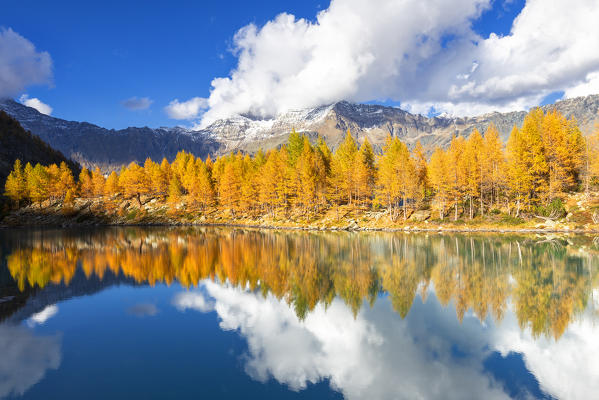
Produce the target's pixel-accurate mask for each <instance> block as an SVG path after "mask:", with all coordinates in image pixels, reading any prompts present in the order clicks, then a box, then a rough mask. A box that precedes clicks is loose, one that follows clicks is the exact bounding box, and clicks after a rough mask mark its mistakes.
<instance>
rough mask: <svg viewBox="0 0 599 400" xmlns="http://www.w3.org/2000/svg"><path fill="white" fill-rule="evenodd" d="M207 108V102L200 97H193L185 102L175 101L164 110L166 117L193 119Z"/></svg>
mask: <svg viewBox="0 0 599 400" xmlns="http://www.w3.org/2000/svg"><path fill="white" fill-rule="evenodd" d="M207 107H208V101H207V100H206V99H205V98H202V97H194V98H191V99H189V100H187V101H179V99H175V100H173V101H171V102H170V103H169V104H168V106H166V107H165V108H164V110H165V111H166V113H167V115H168V116H169V117H170V118H173V119H194V118H197V117H198V116H199V115H200V112H202V111H203V110H205V109H206V108H207Z"/></svg>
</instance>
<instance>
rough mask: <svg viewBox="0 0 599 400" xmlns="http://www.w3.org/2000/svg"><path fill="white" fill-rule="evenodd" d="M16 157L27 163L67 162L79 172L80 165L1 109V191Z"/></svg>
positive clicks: (1, 191) (72, 168) (0, 191)
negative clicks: (27, 129)
mask: <svg viewBox="0 0 599 400" xmlns="http://www.w3.org/2000/svg"><path fill="white" fill-rule="evenodd" d="M16 159H20V160H21V161H22V162H23V164H25V163H28V162H30V163H32V164H36V163H40V164H44V165H48V164H60V163H61V162H63V161H64V162H66V163H67V164H68V165H69V167H70V168H71V170H73V171H74V172H75V173H78V172H79V169H80V167H79V165H77V163H74V162H72V161H71V160H68V159H67V158H66V157H65V156H64V155H62V153H61V152H59V151H56V150H54V149H53V148H52V147H50V146H49V145H48V144H47V143H45V142H44V141H42V140H41V139H40V138H39V137H38V136H35V135H32V134H31V133H30V132H27V131H25V129H23V127H22V126H21V125H20V124H19V122H18V121H16V120H15V119H13V118H12V117H10V116H9V115H8V114H6V113H5V112H3V111H0V193H3V192H4V182H5V180H6V177H7V176H8V174H9V173H10V171H11V170H12V168H13V165H14V162H15V160H16Z"/></svg>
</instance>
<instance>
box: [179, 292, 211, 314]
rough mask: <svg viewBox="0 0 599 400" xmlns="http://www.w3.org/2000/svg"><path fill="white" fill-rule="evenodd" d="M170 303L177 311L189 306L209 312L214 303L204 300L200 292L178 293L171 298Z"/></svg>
mask: <svg viewBox="0 0 599 400" xmlns="http://www.w3.org/2000/svg"><path fill="white" fill-rule="evenodd" d="M172 303H173V305H174V306H175V307H177V309H178V310H179V311H185V310H187V309H188V308H189V309H192V310H197V311H200V312H209V311H212V310H213V309H214V305H213V304H212V303H211V302H209V301H208V300H206V299H205V298H204V295H203V294H202V293H200V292H183V293H178V294H177V295H176V296H175V297H174V298H173V301H172Z"/></svg>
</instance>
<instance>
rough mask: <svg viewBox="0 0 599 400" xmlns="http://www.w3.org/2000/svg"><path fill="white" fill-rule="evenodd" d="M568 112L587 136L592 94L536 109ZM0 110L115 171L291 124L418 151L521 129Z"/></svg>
mask: <svg viewBox="0 0 599 400" xmlns="http://www.w3.org/2000/svg"><path fill="white" fill-rule="evenodd" d="M542 108H543V109H544V110H549V109H552V108H555V109H557V110H558V111H560V112H562V113H563V114H564V115H565V116H566V117H571V116H574V117H575V118H576V119H577V120H578V121H579V125H580V126H581V129H582V131H583V133H585V134H588V133H590V131H591V129H592V128H593V126H594V124H595V123H596V122H597V121H599V95H589V96H585V97H577V98H572V99H566V100H561V101H558V102H556V103H554V104H549V105H546V106H543V107H542ZM0 110H4V111H6V112H7V113H8V114H10V115H11V116H13V117H14V118H15V119H17V120H18V121H19V122H20V123H21V124H22V125H23V127H24V128H25V129H28V130H30V131H31V132H33V133H34V134H36V135H38V136H40V137H41V138H42V139H43V140H44V141H46V142H47V143H49V144H50V145H51V146H52V147H54V148H56V149H58V150H60V151H61V152H62V153H63V154H65V155H66V156H67V157H70V158H71V159H74V160H75V161H78V162H79V163H81V164H82V165H84V166H88V167H95V166H99V167H100V168H102V169H103V170H111V169H117V168H119V167H120V166H121V165H124V164H128V163H129V162H132V161H136V162H139V163H143V161H144V160H145V158H147V157H150V158H152V159H154V160H157V161H159V160H160V159H162V158H163V157H166V158H167V159H169V160H172V159H173V158H174V157H175V155H176V153H177V152H178V151H180V150H185V151H188V152H190V153H193V154H195V155H196V156H200V157H206V156H207V155H209V154H210V155H220V154H226V153H229V152H233V151H242V152H249V153H253V152H255V151H257V150H258V149H259V148H263V149H265V150H267V149H270V148H275V147H278V146H280V145H281V144H283V143H285V142H286V141H287V137H288V136H289V133H290V132H291V130H292V129H295V130H296V131H298V132H301V133H304V134H306V135H308V136H309V137H310V138H312V139H313V140H315V139H316V137H317V136H318V135H321V136H323V138H324V139H325V140H326V141H327V143H328V144H329V146H331V147H332V148H335V147H336V146H337V145H338V144H339V143H340V142H341V140H342V138H343V136H344V134H345V132H346V131H347V129H349V130H350V131H351V132H352V135H354V137H355V138H356V139H357V140H358V141H359V142H362V141H363V140H364V139H366V138H368V140H369V141H370V142H371V143H372V144H373V146H374V148H375V149H377V150H378V149H380V148H381V147H382V146H383V144H384V142H385V139H386V137H387V136H388V135H392V136H398V137H399V138H400V139H402V140H403V141H404V142H406V143H407V144H408V145H409V146H411V145H413V144H414V143H415V142H416V141H418V140H420V141H421V142H422V144H423V145H424V146H425V148H427V149H429V150H431V149H432V148H433V147H434V146H437V145H439V146H446V145H448V143H449V142H450V141H451V138H452V137H453V136H454V135H456V134H458V135H463V136H468V135H469V134H470V132H472V130H473V129H474V128H476V129H478V130H479V131H484V130H485V129H486V128H487V126H488V125H489V124H490V123H494V124H495V125H496V126H497V128H498V130H499V132H500V135H501V137H502V139H503V140H504V141H505V140H507V137H508V135H509V133H510V131H511V129H512V127H513V126H514V125H517V126H521V125H522V121H523V120H524V117H525V116H526V112H525V111H512V112H507V113H500V112H491V113H486V114H482V115H479V116H474V117H445V116H437V117H426V116H423V115H420V114H412V113H410V112H408V111H405V110H402V109H400V108H397V107H389V106H382V105H370V104H356V103H350V102H347V101H340V102H336V103H333V104H329V105H324V106H319V107H314V108H306V109H300V110H290V111H287V112H285V113H282V114H280V115H278V116H277V117H275V118H272V119H258V118H252V117H251V116H242V115H236V116H233V117H231V118H227V119H221V120H217V121H215V122H213V123H212V124H210V125H209V126H207V127H205V128H203V129H197V130H194V129H187V128H182V127H173V128H165V127H161V128H156V129H152V128H148V127H142V128H137V127H129V128H125V129H119V130H114V129H106V128H102V127H100V126H97V125H94V124H91V123H88V122H76V121H66V120H62V119H59V118H55V117H50V116H47V115H44V114H41V113H39V112H38V111H37V110H35V109H33V108H30V107H27V106H24V105H22V104H20V103H17V102H16V101H14V100H10V99H7V100H0Z"/></svg>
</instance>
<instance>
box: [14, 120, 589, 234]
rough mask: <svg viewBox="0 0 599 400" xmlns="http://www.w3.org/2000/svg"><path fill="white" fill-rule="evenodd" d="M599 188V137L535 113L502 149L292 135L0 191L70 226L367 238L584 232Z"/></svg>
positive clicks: (23, 174)
mask: <svg viewBox="0 0 599 400" xmlns="http://www.w3.org/2000/svg"><path fill="white" fill-rule="evenodd" d="M598 184H599V126H598V127H597V129H595V132H594V133H593V134H592V135H590V136H588V137H584V136H583V135H582V133H581V131H580V129H579V127H578V124H577V122H576V121H575V120H574V119H566V118H565V117H564V116H563V115H562V114H560V113H559V112H557V111H549V112H547V113H544V112H543V111H542V110H541V109H540V108H536V109H533V110H531V111H530V112H529V114H528V115H527V116H526V118H525V120H524V122H523V125H522V128H517V127H516V126H514V128H513V129H512V131H511V134H510V136H509V139H508V141H507V143H506V144H505V145H504V144H503V143H502V141H501V139H500V137H499V132H498V131H497V129H496V128H495V126H493V125H490V126H489V127H488V128H487V130H486V131H485V132H484V133H482V134H481V133H480V132H479V131H478V130H476V129H475V130H474V131H473V132H472V133H471V134H470V135H469V137H468V138H464V137H462V136H456V137H454V138H453V139H452V141H451V144H450V145H449V147H448V148H447V149H442V148H440V147H437V148H435V149H434V151H433V152H432V155H431V156H430V157H427V154H426V153H425V150H424V147H423V146H422V145H421V143H420V142H418V143H416V145H415V146H414V148H413V149H412V150H411V151H410V150H409V149H408V147H407V146H406V145H405V144H404V143H402V142H401V140H400V139H399V138H397V137H391V136H390V137H389V138H388V140H387V143H386V145H385V146H384V147H383V149H382V153H381V154H375V152H374V151H373V148H372V146H371V145H370V143H369V142H368V140H367V139H366V140H364V141H363V142H362V143H357V142H356V140H355V139H354V138H353V137H352V135H351V133H350V132H349V131H348V132H347V135H346V136H345V139H344V141H343V142H342V143H341V144H340V145H339V147H338V148H337V149H336V150H335V151H334V152H333V151H331V150H330V149H329V147H328V146H327V144H326V143H325V141H324V140H323V139H322V138H319V139H318V140H317V142H316V143H314V144H313V143H311V142H310V141H309V139H308V137H307V136H304V135H301V134H299V133H297V132H295V131H294V132H292V133H291V135H290V137H289V140H288V143H287V144H286V145H283V146H281V147H280V148H279V149H273V150H270V151H268V152H263V151H258V152H257V153H256V154H254V155H253V156H250V155H248V154H241V153H231V154H229V155H226V156H221V157H218V158H216V159H215V160H212V159H211V158H210V157H208V158H207V159H205V160H202V159H200V158H196V157H194V156H193V155H192V154H189V153H186V152H180V153H179V154H178V155H177V156H176V158H175V159H174V160H173V161H172V162H169V161H168V160H166V159H163V160H162V161H161V162H160V163H157V162H155V161H153V160H151V159H147V160H146V161H145V163H144V164H143V165H138V164H137V163H131V164H129V165H128V166H124V167H122V168H121V170H120V171H119V172H116V171H113V172H112V173H110V174H109V175H107V176H105V175H103V174H102V172H101V171H100V170H99V169H98V168H96V169H95V170H93V171H89V170H88V169H85V168H84V169H83V170H82V171H81V173H80V174H79V176H78V177H77V178H75V177H74V176H73V173H72V172H71V169H70V168H69V167H68V166H67V165H66V164H65V163H62V164H61V165H56V164H52V165H47V166H43V165H40V164H37V165H35V166H33V165H31V164H27V165H25V166H22V165H21V162H20V161H19V160H17V161H16V162H15V165H14V168H13V170H12V172H11V173H10V175H9V176H8V178H7V180H6V184H5V188H4V189H5V190H4V192H5V195H6V196H7V197H9V198H10V199H11V200H12V205H13V207H14V208H16V209H19V208H23V206H25V207H26V208H28V209H29V210H30V211H34V210H35V209H36V207H37V208H38V209H39V210H42V209H46V210H47V209H48V206H52V210H55V211H56V210H60V212H61V213H62V214H63V215H67V214H68V213H69V212H70V211H72V210H73V208H77V207H75V206H76V205H80V204H81V203H82V202H86V201H87V202H88V203H89V202H90V201H93V202H94V207H93V210H94V213H95V214H101V215H104V216H110V215H113V216H115V218H116V217H124V216H123V215H122V214H123V213H127V218H125V220H126V221H129V222H130V223H136V222H140V221H142V220H143V221H145V222H151V220H152V217H151V215H150V214H152V213H151V212H148V210H150V211H151V210H160V211H161V212H162V214H160V215H164V218H155V222H157V223H165V222H166V223H172V222H176V221H179V222H185V221H187V222H190V221H195V222H198V221H199V222H213V223H227V222H230V223H235V222H240V221H241V222H243V221H246V222H247V221H257V220H258V219H260V221H269V223H273V224H275V225H276V221H278V224H279V225H281V226H284V225H295V226H301V225H313V223H315V221H319V220H322V219H323V218H325V219H328V220H330V221H332V224H333V225H335V221H338V222H339V221H342V222H343V223H345V222H346V221H345V220H343V219H344V218H345V219H347V218H348V216H350V217H351V219H352V220H354V222H355V221H356V220H357V221H358V222H357V223H358V224H359V222H360V221H361V220H362V221H369V223H370V226H373V227H376V226H379V227H390V226H401V225H402V224H406V223H408V221H412V222H416V223H426V224H428V223H436V224H446V225H447V224H449V225H451V224H456V223H465V224H469V223H478V224H484V223H486V222H487V223H491V222H492V223H494V224H496V225H510V226H516V225H519V224H524V223H526V222H527V221H531V220H534V219H537V220H541V221H559V220H564V221H565V222H572V223H573V224H574V225H573V226H575V227H579V228H580V227H582V226H584V227H586V228H588V226H589V225H596V224H597V223H599V200H598V201H597V204H595V196H594V195H593V190H595V189H596V187H597V185H598ZM573 199H575V200H573ZM573 201H574V202H575V203H576V204H575V205H573V206H568V204H569V203H572V202H573ZM123 202H127V203H126V204H127V205H126V207H123ZM148 203H151V204H152V205H153V206H152V208H148ZM123 208H125V210H123ZM135 209H136V210H137V211H136V212H135V215H134V216H133V217H131V212H132V210H135ZM583 211H584V215H583V213H582V212H583ZM11 212H12V213H15V211H11ZM577 212H578V216H577V214H576V213H577ZM154 215H155V216H157V215H158V214H156V213H154ZM199 217H201V218H202V219H201V220H198V218H199ZM373 219H375V220H376V221H375V222H373V221H372V220H373ZM566 219H567V221H566ZM13 220H14V218H13ZM112 220H114V219H112ZM106 221H110V219H107V220H106ZM250 224H251V223H250Z"/></svg>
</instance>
